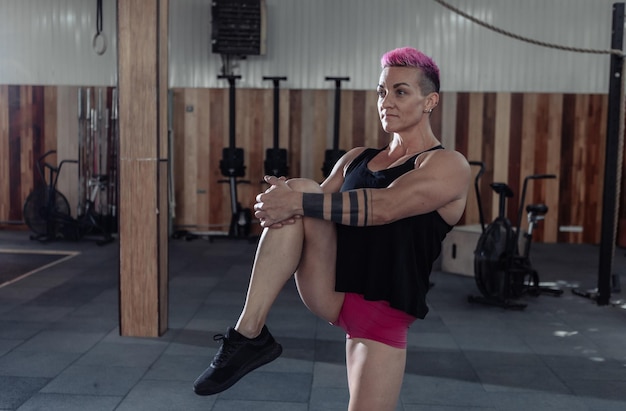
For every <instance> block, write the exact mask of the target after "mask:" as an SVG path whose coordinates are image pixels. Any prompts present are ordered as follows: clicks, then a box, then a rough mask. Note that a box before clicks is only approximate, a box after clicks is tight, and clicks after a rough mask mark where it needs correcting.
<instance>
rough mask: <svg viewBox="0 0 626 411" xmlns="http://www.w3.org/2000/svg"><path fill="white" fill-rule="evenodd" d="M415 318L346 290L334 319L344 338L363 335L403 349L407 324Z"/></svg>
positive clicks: (385, 303)
mask: <svg viewBox="0 0 626 411" xmlns="http://www.w3.org/2000/svg"><path fill="white" fill-rule="evenodd" d="M415 319H416V318H415V317H413V316H412V315H410V314H407V313H405V312H404V311H400V310H396V309H395V308H391V307H390V306H389V303H388V302H387V301H368V300H366V299H364V298H363V296H362V295H360V294H354V293H346V297H345V299H344V301H343V306H342V307H341V311H340V312H339V317H338V318H337V321H335V322H334V323H333V325H336V326H338V327H341V328H343V329H344V330H345V332H346V338H365V339H368V340H373V341H378V342H381V343H383V344H386V345H389V346H391V347H395V348H406V344H407V335H408V331H409V327H410V326H411V324H412V323H413V322H414V321H415Z"/></svg>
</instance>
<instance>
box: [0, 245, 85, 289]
mask: <svg viewBox="0 0 626 411" xmlns="http://www.w3.org/2000/svg"><path fill="white" fill-rule="evenodd" d="M77 254H79V253H78V252H74V251H50V250H42V251H35V250H10V249H0V288H2V287H5V286H7V285H9V284H12V283H14V282H16V281H19V280H21V279H23V278H26V277H28V276H30V275H32V274H35V273H36V272H38V271H41V270H44V269H46V268H48V267H51V266H53V265H56V264H59V263H61V262H63V261H66V260H68V259H70V258H72V257H74V256H75V255H77Z"/></svg>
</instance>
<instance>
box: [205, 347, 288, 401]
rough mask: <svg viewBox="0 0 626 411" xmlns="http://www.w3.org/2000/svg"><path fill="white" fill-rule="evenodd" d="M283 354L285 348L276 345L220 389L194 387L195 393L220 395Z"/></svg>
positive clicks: (219, 387)
mask: <svg viewBox="0 0 626 411" xmlns="http://www.w3.org/2000/svg"><path fill="white" fill-rule="evenodd" d="M282 352H283V347H282V346H281V345H280V344H278V343H276V344H274V345H273V346H272V349H271V350H269V351H267V352H265V353H263V354H262V355H261V356H260V357H258V358H257V359H256V361H254V362H251V363H250V364H248V365H247V366H246V367H244V368H242V369H241V370H240V371H239V373H238V374H236V375H235V376H233V378H232V379H230V380H229V381H227V382H226V383H224V384H222V385H220V386H218V387H214V388H213V389H211V390H202V389H200V388H196V387H194V389H193V391H194V392H195V393H196V394H197V395H214V394H219V393H220V392H223V391H226V390H227V389H229V388H230V387H232V386H233V385H235V384H236V383H237V381H239V380H240V379H242V378H243V377H245V376H246V375H247V374H249V373H251V372H252V371H254V370H256V369H257V368H259V367H261V366H263V365H265V364H267V363H270V362H272V361H274V360H275V359H276V358H278V357H280V354H282Z"/></svg>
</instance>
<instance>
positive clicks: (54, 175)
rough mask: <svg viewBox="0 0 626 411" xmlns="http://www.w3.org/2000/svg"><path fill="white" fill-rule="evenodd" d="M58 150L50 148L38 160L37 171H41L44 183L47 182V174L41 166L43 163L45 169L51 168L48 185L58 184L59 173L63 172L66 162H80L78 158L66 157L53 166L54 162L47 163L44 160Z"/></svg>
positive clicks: (54, 185)
mask: <svg viewBox="0 0 626 411" xmlns="http://www.w3.org/2000/svg"><path fill="white" fill-rule="evenodd" d="M56 152H57V151H56V150H49V151H47V152H46V153H44V154H43V155H42V156H41V157H39V159H38V161H37V164H36V165H37V171H38V172H39V175H40V176H41V179H42V180H43V181H44V183H45V182H46V175H45V173H44V171H43V169H42V168H41V166H42V164H43V167H44V168H45V169H48V170H50V177H49V178H50V181H48V185H49V186H51V187H56V184H57V180H58V178H59V174H60V173H61V167H63V164H65V163H74V164H78V160H72V159H65V160H61V161H60V162H59V165H58V166H56V167H55V166H53V165H52V164H49V163H46V162H45V161H44V160H45V158H46V157H48V156H49V155H51V154H54V153H56Z"/></svg>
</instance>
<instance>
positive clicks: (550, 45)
mask: <svg viewBox="0 0 626 411" xmlns="http://www.w3.org/2000/svg"><path fill="white" fill-rule="evenodd" d="M434 1H435V2H437V3H439V4H441V5H442V6H443V7H445V8H447V9H449V10H451V11H453V12H454V13H456V14H458V15H459V16H463V17H465V18H466V19H468V20H470V21H472V22H474V23H476V24H478V25H479V26H483V27H485V28H487V29H489V30H492V31H495V32H496V33H500V34H502V35H504V36H507V37H511V38H514V39H516V40H520V41H524V42H526V43H530V44H534V45H537V46H541V47H548V48H552V49H557V50H565V51H572V52H575V53H591V54H617V55H618V56H621V57H624V51H622V50H613V49H611V50H598V49H587V48H580V47H569V46H563V45H560V44H555V43H547V42H545V41H539V40H535V39H531V38H529V37H524V36H520V35H519V34H515V33H511V32H510V31H506V30H503V29H501V28H499V27H496V26H494V25H492V24H489V23H486V22H484V21H482V20H479V19H477V18H476V17H474V16H472V15H469V14H467V13H465V12H464V11H462V10H460V9H458V8H456V7H454V6H452V5H451V4H448V3H447V2H445V1H444V0H434Z"/></svg>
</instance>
